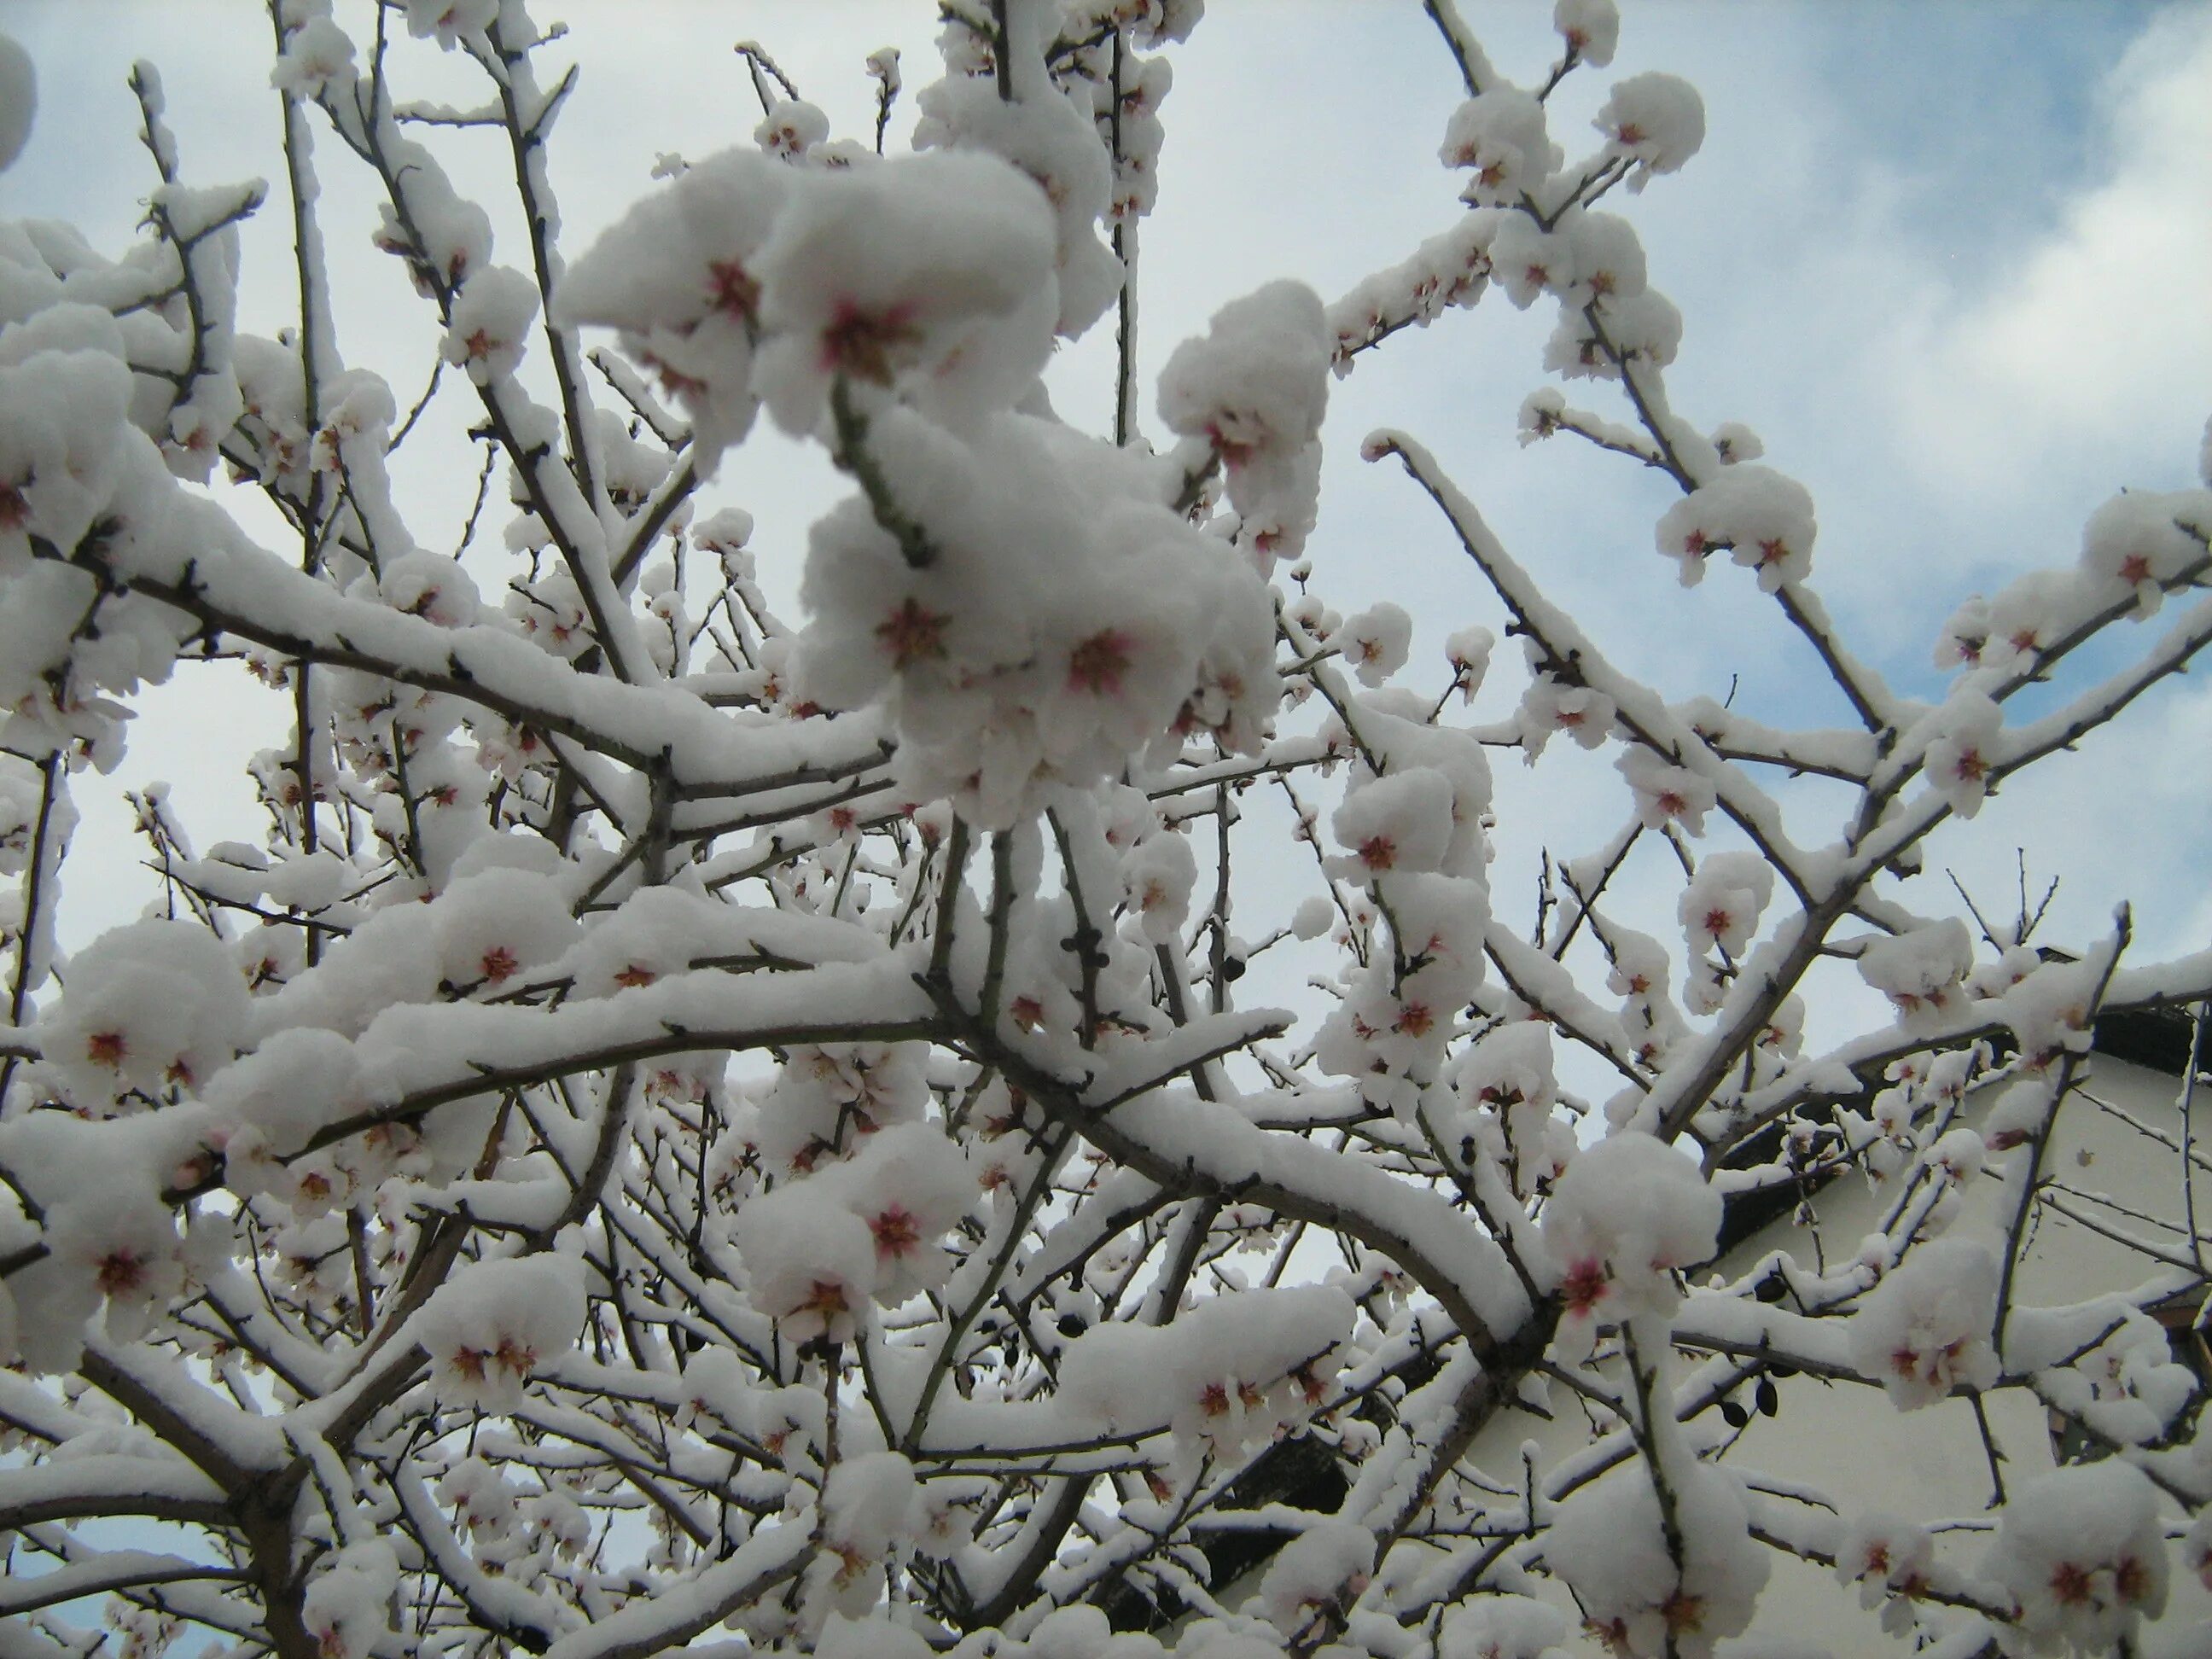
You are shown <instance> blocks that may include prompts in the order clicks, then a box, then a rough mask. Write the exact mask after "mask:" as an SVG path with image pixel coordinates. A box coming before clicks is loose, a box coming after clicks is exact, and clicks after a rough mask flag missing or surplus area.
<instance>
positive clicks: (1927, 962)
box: [1858, 917, 1974, 1031]
mask: <svg viewBox="0 0 2212 1659" xmlns="http://www.w3.org/2000/svg"><path fill="white" fill-rule="evenodd" d="M1973 965H1974V941H1973V939H1972V935H1970V934H1969V933H1967V932H1966V923H1964V922H1962V921H1959V920H1957V919H1956V918H1955V917H1954V918H1950V919H1948V920H1946V921H1938V922H1930V923H1929V924H1928V925H1927V926H1925V927H1917V928H1914V929H1913V930H1912V931H1911V932H1910V933H1894V934H1892V935H1890V936H1889V937H1887V938H1886V939H1874V940H1871V941H1869V944H1868V945H1867V947H1866V949H1865V950H1863V951H1861V952H1860V953H1859V960H1858V967H1859V977H1860V978H1862V979H1863V980H1865V981H1866V982H1867V983H1868V984H1869V985H1871V986H1872V987H1874V988H1875V990H1877V991H1879V992H1881V994H1883V995H1884V996H1886V997H1887V998H1888V999H1889V1000H1890V1005H1891V1006H1893V1007H1894V1008H1895V1009H1896V1010H1897V1012H1898V1016H1899V1023H1900V1024H1903V1025H1904V1027H1905V1030H1909V1031H1910V1030H1928V1029H1930V1028H1935V1029H1940V1028H1941V1027H1942V1026H1943V1025H1944V1024H1946V1023H1948V1021H1949V1020H1950V1019H1951V1018H1952V1017H1953V1016H1954V1015H1955V1014H1957V1012H1959V1010H1960V1007H1961V1006H1963V1004H1964V1002H1965V1000H1966V989H1965V985H1964V981H1965V980H1966V975H1967V973H1968V972H1969V971H1970V970H1971V969H1972V967H1973Z"/></svg>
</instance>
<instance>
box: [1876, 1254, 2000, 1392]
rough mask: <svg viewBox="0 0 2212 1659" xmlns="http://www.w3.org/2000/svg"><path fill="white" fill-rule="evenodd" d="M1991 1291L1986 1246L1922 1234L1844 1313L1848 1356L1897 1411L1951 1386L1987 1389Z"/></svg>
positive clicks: (1992, 1359)
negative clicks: (1919, 1241)
mask: <svg viewBox="0 0 2212 1659" xmlns="http://www.w3.org/2000/svg"><path fill="white" fill-rule="evenodd" d="M1996 1298H1997V1263H1996V1257H1995V1256H1993V1255H1990V1251H1989V1249H1988V1247H1987V1246H1985V1245H1983V1244H1979V1243H1975V1242H1973V1241H1972V1240H1970V1239H1963V1238H1950V1237H1946V1238H1937V1239H1930V1240H1929V1241H1928V1242H1926V1243H1923V1244H1920V1245H1919V1246H1917V1248H1916V1249H1913V1251H1912V1252H1911V1254H1910V1255H1907V1256H1906V1257H1905V1260H1904V1261H1902V1262H1900V1263H1899V1264H1898V1266H1897V1267H1895V1268H1893V1270H1892V1271H1891V1272H1890V1273H1888V1274H1887V1276H1886V1277H1884V1278H1883V1279H1882V1281H1881V1283H1880V1284H1879V1285H1875V1288H1874V1289H1873V1290H1872V1291H1869V1293H1868V1295H1867V1297H1866V1299H1865V1300H1864V1301H1863V1302H1862V1303H1861V1304H1859V1309H1858V1311H1857V1313H1855V1314H1853V1315H1852V1316H1851V1321H1850V1344H1851V1363H1852V1364H1854V1365H1856V1366H1857V1367H1858V1369H1859V1372H1860V1374H1861V1375H1862V1376H1865V1377H1866V1378H1867V1379H1868V1380H1869V1382H1875V1383H1881V1386H1882V1387H1883V1388H1884V1389H1887V1390H1888V1392H1889V1397H1890V1398H1891V1399H1892V1400H1893V1401H1895V1402H1896V1403H1897V1406H1898V1408H1899V1410H1901V1411H1913V1410H1916V1409H1917V1408H1918V1407H1922V1406H1929V1405H1933V1404H1934V1403H1935V1402H1936V1401H1939V1400H1942V1399H1944V1398H1945V1397H1947V1396H1948V1395H1950V1393H1951V1392H1952V1391H1953V1390H1954V1389H1967V1390H1970V1391H1972V1390H1979V1389H1986V1388H1989V1387H1990V1386H1992V1385H1993V1384H1994V1383H1996V1380H1997V1370H1998V1365H1997V1353H1996V1347H1995V1346H1994V1341H1993V1337H1992V1333H1991V1327H1992V1325H1993V1323H1994V1322H1995V1320H1996Z"/></svg>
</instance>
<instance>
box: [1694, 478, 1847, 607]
mask: <svg viewBox="0 0 2212 1659" xmlns="http://www.w3.org/2000/svg"><path fill="white" fill-rule="evenodd" d="M1814 530H1815V526H1814V518H1813V498H1812V496H1811V495H1809V494H1808V493H1807V491H1806V489H1805V487H1804V485H1802V484H1801V483H1798V482H1797V481H1796V479H1794V478H1790V477H1784V476H1783V475H1782V474H1781V473H1779V472H1777V471H1773V470H1772V469H1771V468H1769V467H1764V466H1759V465H1753V464H1752V463H1749V462H1740V463H1738V464H1737V465H1734V466H1731V467H1729V468H1727V469H1726V470H1725V471H1722V472H1721V473H1719V474H1718V476H1717V477H1713V478H1711V479H1710V480H1708V481H1706V482H1705V483H1702V484H1700V485H1699V487H1698V488H1697V489H1693V490H1692V491H1691V492H1690V493H1689V494H1688V495H1685V496H1683V497H1682V499H1681V500H1680V501H1677V502H1675V503H1674V506H1672V507H1668V509H1667V510H1666V512H1664V513H1662V514H1661V515H1660V517H1659V523H1658V526H1657V529H1656V532H1655V534H1656V537H1657V539H1658V544H1659V550H1660V551H1661V552H1662V553H1663V554H1665V555H1666V556H1668V558H1670V559H1673V560H1675V561H1676V562H1678V564H1679V565H1680V572H1681V577H1682V585H1683V586H1685V587H1689V586H1695V585H1696V584H1697V583H1698V582H1699V581H1701V580H1704V579H1705V558H1706V556H1707V555H1708V554H1711V553H1714V552H1717V551H1718V550H1722V549H1723V548H1725V549H1727V550H1728V551H1729V556H1731V557H1733V558H1734V559H1735V562H1737V563H1738V564H1740V565H1746V566H1748V567H1750V568H1753V569H1755V570H1756V571H1758V573H1759V586H1760V587H1761V588H1762V589H1764V590H1765V592H1770V593H1771V592H1775V591H1776V590H1777V589H1778V588H1780V587H1782V586H1784V585H1785V584H1787V583H1790V582H1797V581H1802V580H1804V579H1805V577H1806V576H1807V575H1808V574H1810V572H1811V570H1812V568H1813V538H1814Z"/></svg>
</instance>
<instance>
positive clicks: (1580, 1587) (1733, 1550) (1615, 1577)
mask: <svg viewBox="0 0 2212 1659" xmlns="http://www.w3.org/2000/svg"><path fill="white" fill-rule="evenodd" d="M1668 1486H1669V1488H1670V1492H1669V1498H1670V1504H1669V1507H1670V1508H1671V1510H1672V1516H1671V1519H1672V1522H1673V1528H1672V1530H1673V1531H1674V1534H1675V1535H1676V1536H1678V1537H1679V1538H1680V1551H1681V1554H1680V1560H1679V1562H1678V1561H1677V1560H1676V1559H1674V1558H1673V1557H1672V1556H1670V1555H1669V1553H1668V1528H1666V1527H1665V1526H1664V1523H1662V1510H1661V1507H1660V1499H1659V1494H1658V1491H1657V1489H1656V1487H1655V1486H1653V1485H1652V1481H1651V1474H1650V1470H1649V1469H1648V1468H1646V1467H1645V1465H1644V1463H1643V1462H1641V1461H1640V1460H1638V1461H1634V1462H1631V1463H1630V1464H1629V1466H1628V1467H1627V1468H1625V1469H1622V1470H1621V1471H1620V1472H1619V1473H1618V1474H1613V1475H1611V1476H1609V1477H1607V1479H1606V1480H1602V1481H1600V1482H1598V1483H1596V1484H1595V1485H1594V1486H1589V1487H1587V1488H1585V1489H1584V1490H1583V1492H1579V1493H1577V1495H1576V1496H1575V1497H1574V1498H1571V1499H1569V1500H1568V1502H1566V1503H1565V1504H1562V1505H1561V1506H1560V1508H1559V1515H1558V1517H1557V1518H1556V1519H1555V1520H1554V1521H1553V1523H1552V1525H1551V1528H1550V1529H1549V1530H1548V1531H1547V1533H1546V1534H1545V1536H1544V1559H1545V1561H1546V1562H1547V1564H1548V1565H1550V1566H1551V1568H1552V1569H1553V1571H1555V1572H1556V1573H1558V1574H1559V1577H1562V1578H1564V1579H1565V1581H1566V1582H1567V1583H1568V1584H1569V1585H1570V1586H1571V1588H1572V1589H1573V1590H1574V1592H1575V1595H1576V1597H1577V1600H1579V1601H1581V1603H1582V1605H1583V1610H1584V1612H1585V1613H1587V1614H1588V1616H1589V1624H1590V1625H1591V1626H1593V1627H1594V1629H1595V1633H1596V1634H1597V1635H1598V1636H1599V1637H1600V1638H1601V1640H1603V1641H1604V1642H1605V1643H1606V1644H1607V1645H1608V1646H1609V1647H1610V1648H1611V1649H1612V1650H1613V1652H1615V1653H1617V1654H1621V1655H1624V1656H1629V1659H1656V1656H1659V1655H1661V1654H1678V1655H1680V1656H1682V1659H1710V1656H1711V1654H1712V1652H1713V1650H1714V1646H1715V1644H1717V1643H1718V1642H1720V1641H1722V1640H1723V1639H1725V1638H1728V1637H1731V1636H1735V1635H1739V1634H1741V1632H1743V1630H1744V1629H1745V1628H1746V1626H1748V1625H1749V1624H1750V1622H1751V1615H1752V1611H1753V1607H1755V1606H1756V1605H1757V1603H1758V1600H1759V1591H1760V1590H1761V1589H1764V1588H1765V1583H1766V1576H1767V1562H1766V1553H1765V1549H1764V1548H1762V1547H1760V1546H1759V1544H1757V1543H1755V1542H1753V1540H1752V1538H1751V1536H1750V1534H1749V1532H1748V1530H1747V1518H1746V1515H1745V1510H1744V1501H1743V1494H1742V1491H1741V1488H1740V1487H1739V1486H1737V1484H1736V1481H1735V1478H1734V1476H1733V1475H1731V1474H1729V1472H1727V1471H1725V1470H1723V1469H1719V1468H1715V1467H1713V1466H1712V1465H1711V1464H1708V1463H1700V1462H1691V1461H1686V1462H1685V1463H1684V1466H1683V1467H1682V1468H1680V1469H1675V1468H1669V1469H1668Z"/></svg>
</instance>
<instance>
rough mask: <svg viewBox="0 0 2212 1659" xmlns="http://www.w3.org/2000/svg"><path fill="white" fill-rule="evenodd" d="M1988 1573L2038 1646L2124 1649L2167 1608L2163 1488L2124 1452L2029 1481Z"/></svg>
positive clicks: (2006, 1521)
mask: <svg viewBox="0 0 2212 1659" xmlns="http://www.w3.org/2000/svg"><path fill="white" fill-rule="evenodd" d="M1983 1570H1984V1572H1986V1573H1987V1574H1988V1575H1989V1576H1990V1577H1991V1578H1993V1579H1994V1580H1996V1583H1999V1584H2000V1585H2002V1587H2003V1588H2004V1589H2005V1590H2006V1591H2007V1592H2008V1593H2009V1594H2010V1595H2011V1597H2012V1599H2013V1601H2014V1604H2015V1606H2016V1607H2017V1608H2018V1609H2019V1611H2018V1613H2017V1614H2016V1618H2017V1620H2018V1626H2019V1629H2020V1632H2021V1634H2023V1635H2025V1636H2026V1637H2027V1638H2028V1640H2029V1642H2030V1643H2031V1644H2033V1650H2034V1651H2039V1652H2045V1653H2049V1652H2054V1651H2063V1652H2067V1653H2071V1654H2076V1655H2081V1656H2087V1655H2090V1654H2100V1653H2116V1652H2118V1651H2120V1649H2121V1644H2123V1643H2124V1642H2127V1641H2129V1640H2130V1639H2131V1638H2133V1636H2134V1634H2135V1632H2136V1626H2138V1624H2139V1623H2140V1622H2141V1621H2142V1620H2144V1619H2146V1618H2149V1619H2155V1618H2157V1617H2158V1615H2159V1614H2160V1613H2161V1612H2162V1611H2164V1609H2165V1607H2166V1587H2167V1579H2168V1576H2169V1574H2170V1572H2171V1566H2170V1564H2169V1563H2168V1561H2167V1559H2166V1536H2165V1528H2163V1527H2162V1526H2161V1525H2160V1520H2159V1512H2158V1492H2157V1490H2156V1489H2155V1488H2154V1487H2153V1486H2152V1485H2151V1483H2150V1481H2149V1480H2148V1479H2146V1478H2145V1477H2144V1475H2143V1474H2142V1472H2141V1471H2139V1470H2137V1469H2136V1468H2132V1467H2130V1465H2128V1464H2127V1463H2124V1462H2121V1461H2120V1460H2119V1459H2118V1458H2108V1459H2106V1460H2105V1461H2103V1462H2096V1463H2083V1464H2079V1465H2076V1466H2075V1467H2073V1468H2062V1469H2056V1470H2053V1471H2052V1472H2051V1474H2045V1475H2039V1476H2038V1477H2037V1478H2036V1479H2034V1480H2029V1481H2026V1482H2024V1483H2022V1485H2021V1488H2020V1490H2019V1491H2017V1492H2015V1493H2014V1494H2013V1495H2012V1500H2011V1502H2010V1503H2008V1504H2006V1506H2005V1510H2004V1515H2003V1518H2002V1520H2000V1521H1999V1522H1998V1523H1997V1535H1996V1542H1995V1543H1994V1544H1993V1545H1992V1546H1991V1547H1990V1555H1989V1559H1988V1561H1987V1562H1986V1563H1985V1564H1984V1569H1983Z"/></svg>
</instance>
